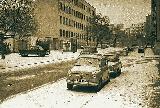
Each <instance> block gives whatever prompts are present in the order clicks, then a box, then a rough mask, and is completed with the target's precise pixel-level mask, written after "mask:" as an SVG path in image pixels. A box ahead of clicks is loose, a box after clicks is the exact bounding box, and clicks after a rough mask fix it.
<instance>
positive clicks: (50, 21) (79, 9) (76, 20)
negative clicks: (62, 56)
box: [35, 0, 96, 49]
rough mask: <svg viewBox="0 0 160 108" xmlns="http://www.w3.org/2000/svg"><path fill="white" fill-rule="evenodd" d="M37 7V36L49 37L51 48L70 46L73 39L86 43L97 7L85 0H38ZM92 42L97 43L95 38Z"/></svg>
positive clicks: (77, 42)
mask: <svg viewBox="0 0 160 108" xmlns="http://www.w3.org/2000/svg"><path fill="white" fill-rule="evenodd" d="M35 7H36V8H35V16H36V19H37V22H38V31H37V33H36V35H35V36H37V37H39V38H45V39H49V40H50V41H51V43H52V44H51V49H61V48H63V47H64V45H68V46H70V45H71V42H72V40H74V41H76V44H77V45H78V46H81V45H85V44H86V38H87V34H88V33H87V29H88V25H90V20H91V17H92V16H93V15H95V12H96V9H95V8H94V7H93V6H91V5H90V4H89V3H87V2H86V1H85V0H36V1H35ZM66 43H69V44H66ZM90 44H95V42H94V41H93V39H90Z"/></svg>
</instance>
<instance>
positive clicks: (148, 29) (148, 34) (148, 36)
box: [145, 15, 151, 44]
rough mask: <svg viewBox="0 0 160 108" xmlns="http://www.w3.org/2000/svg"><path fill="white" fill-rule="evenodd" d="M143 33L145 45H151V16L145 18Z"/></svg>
mask: <svg viewBox="0 0 160 108" xmlns="http://www.w3.org/2000/svg"><path fill="white" fill-rule="evenodd" d="M145 33H146V35H145V36H146V41H147V44H151V15H147V16H146V23H145Z"/></svg>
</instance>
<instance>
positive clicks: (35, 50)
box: [19, 46, 50, 57]
mask: <svg viewBox="0 0 160 108" xmlns="http://www.w3.org/2000/svg"><path fill="white" fill-rule="evenodd" d="M19 54H20V55H21V56H22V57H27V56H28V55H38V56H40V57H44V56H45V55H49V54H50V51H49V50H44V49H43V48H42V47H41V46H31V47H30V48H29V49H21V50H19Z"/></svg>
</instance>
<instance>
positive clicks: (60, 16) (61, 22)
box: [60, 16, 62, 24]
mask: <svg viewBox="0 0 160 108" xmlns="http://www.w3.org/2000/svg"><path fill="white" fill-rule="evenodd" d="M60 24H62V16H60Z"/></svg>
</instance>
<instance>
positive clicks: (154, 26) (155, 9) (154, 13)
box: [151, 0, 160, 42]
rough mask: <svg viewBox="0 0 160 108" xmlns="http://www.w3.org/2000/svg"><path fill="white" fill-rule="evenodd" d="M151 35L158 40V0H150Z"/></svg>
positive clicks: (159, 32)
mask: <svg viewBox="0 0 160 108" xmlns="http://www.w3.org/2000/svg"><path fill="white" fill-rule="evenodd" d="M151 21H152V22H151V24H152V26H151V27H152V28H151V37H152V38H153V39H154V40H155V41H157V42H160V1H159V0H152V1H151Z"/></svg>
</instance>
